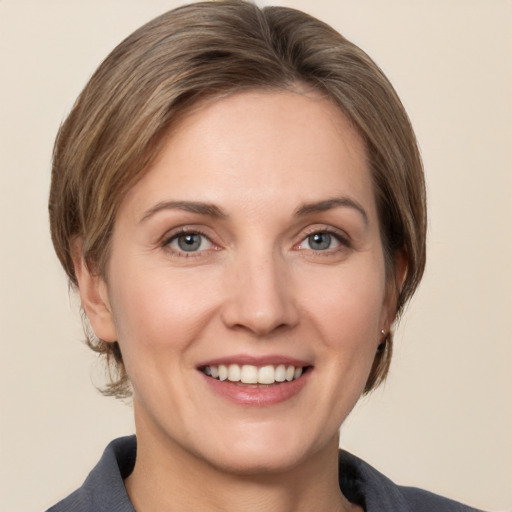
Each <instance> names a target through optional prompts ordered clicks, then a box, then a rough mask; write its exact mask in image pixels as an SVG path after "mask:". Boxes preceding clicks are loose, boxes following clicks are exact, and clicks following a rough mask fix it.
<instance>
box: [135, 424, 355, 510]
mask: <svg viewBox="0 0 512 512" xmlns="http://www.w3.org/2000/svg"><path fill="white" fill-rule="evenodd" d="M158 437H160V439H158ZM164 437H165V436H163V435H162V436H159V435H158V434H156V433H154V432H148V430H146V429H144V428H142V429H140V428H137V460H136V463H135V468H134V470H133V472H132V474H131V475H130V476H129V477H128V478H127V479H126V481H125V484H126V489H127V491H128V495H129V496H130V499H131V501H132V503H133V505H134V508H135V510H137V512H148V511H152V512H159V511H163V510H165V511H182V510H209V511H223V512H232V511H233V512H235V511H236V512H255V511H258V512H260V511H261V510H272V511H274V512H305V511H308V512H309V511H311V510H316V511H319V512H321V511H329V512H335V511H336V512H338V511H339V512H346V511H348V510H357V508H355V507H354V506H353V505H351V504H350V503H349V502H348V501H347V500H346V498H345V497H344V496H343V494H342V493H341V491H340V488H339V484H338V460H337V448H338V439H337V438H336V439H333V440H332V442H331V443H329V446H328V447H326V448H324V449H323V450H321V451H319V452H317V453H314V454H312V455H310V456H307V457H305V458H304V459H305V460H304V461H302V462H299V463H298V464H296V465H294V466H293V467H291V468H287V469H285V470H282V471H272V472H268V471H261V472H258V471H254V472H250V473H247V472H245V473H243V472H236V471H225V470H223V468H218V467H216V466H214V465H212V464H211V463H209V462H208V461H206V460H204V459H202V458H200V457H197V456H195V455H194V454H191V453H189V452H187V451H186V450H184V449H183V448H182V447H181V446H179V445H176V444H174V443H173V442H172V441H170V440H169V439H168V438H165V439H164Z"/></svg>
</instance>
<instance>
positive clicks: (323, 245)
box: [306, 233, 333, 251]
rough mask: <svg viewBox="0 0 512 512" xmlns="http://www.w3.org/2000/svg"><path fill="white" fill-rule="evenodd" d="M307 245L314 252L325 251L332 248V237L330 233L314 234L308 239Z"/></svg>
mask: <svg viewBox="0 0 512 512" xmlns="http://www.w3.org/2000/svg"><path fill="white" fill-rule="evenodd" d="M306 240H307V244H308V246H309V249H313V250H314V251H325V250H326V249H330V248H331V244H332V241H333V237H332V235H330V234H329V233H313V234H312V235H309V236H308V237H307V239H306Z"/></svg>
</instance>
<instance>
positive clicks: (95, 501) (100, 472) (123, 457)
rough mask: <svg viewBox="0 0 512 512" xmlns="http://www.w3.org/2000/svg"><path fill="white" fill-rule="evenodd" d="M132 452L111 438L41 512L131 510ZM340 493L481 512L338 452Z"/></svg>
mask: <svg viewBox="0 0 512 512" xmlns="http://www.w3.org/2000/svg"><path fill="white" fill-rule="evenodd" d="M136 454H137V441H136V439H135V436H129V437H121V438H119V439H115V440H114V441H112V442H111V443H110V444H109V445H108V446H107V448H106V449H105V451H104V453H103V456H102V457H101V459H100V461H99V462H98V464H97V465H96V467H95V468H94V469H93V470H92V471H91V473H90V474H89V476H88V477H87V479H86V480H85V482H84V483H83V485H82V487H80V488H79V489H77V490H76V491H75V492H74V493H72V494H70V495H69V496H68V497H67V498H65V499H64V500H62V501H61V502H59V503H57V505H55V506H53V507H51V508H50V509H48V511H47V512H135V509H134V508H133V505H132V503H131V501H130V498H129V497H128V494H127V492H126V488H125V486H124V479H125V478H126V477H127V476H128V475H129V474H130V473H131V472H132V470H133V467H134V465H135V458H136ZM339 475H340V479H339V483H340V489H341V491H342V492H343V494H344V495H345V497H346V498H347V499H348V500H349V501H351V502H352V503H355V504H358V505H360V506H362V507H363V509H364V510H365V512H481V511H478V510H477V509H474V508H471V507H468V506H466V505H462V504H460V503H457V502H455V501H452V500H448V499H446V498H442V497H440V496H437V495H435V494H432V493H430V492H427V491H423V490H421V489H416V488H413V487H401V486H398V485H395V484H394V483H393V482H392V481H391V480H389V479H388V478H387V477H385V476H384V475H383V474H381V473H379V472H378V471H377V470H375V469H374V468H372V467H371V466H370V465H369V464H367V463H366V462H364V461H362V460H360V459H358V458H357V457H355V456H354V455H351V454H350V453H348V452H346V451H343V450H340V452H339Z"/></svg>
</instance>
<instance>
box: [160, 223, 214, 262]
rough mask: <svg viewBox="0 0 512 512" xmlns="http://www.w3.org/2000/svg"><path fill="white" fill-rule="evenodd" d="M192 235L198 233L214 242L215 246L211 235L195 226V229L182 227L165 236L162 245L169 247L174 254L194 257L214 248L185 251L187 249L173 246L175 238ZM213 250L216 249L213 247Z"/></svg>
mask: <svg viewBox="0 0 512 512" xmlns="http://www.w3.org/2000/svg"><path fill="white" fill-rule="evenodd" d="M191 235H198V236H200V237H202V238H204V239H206V240H208V242H209V243H210V244H212V246H214V247H215V244H214V243H213V242H212V240H211V239H210V237H209V236H208V235H207V234H206V233H204V232H202V231H201V230H200V229H196V228H194V229H187V228H182V229H180V230H179V231H175V232H173V233H172V234H170V235H168V236H165V237H164V239H163V241H162V244H161V245H162V247H164V248H165V249H167V251H168V252H169V253H170V254H172V255H173V256H176V257H179V258H194V257H198V256H200V255H202V254H203V253H205V252H206V251H208V250H212V249H203V250H200V251H185V250H179V249H175V248H173V247H171V243H172V242H174V241H175V240H178V239H179V238H180V237H182V236H191ZM213 250H215V249H213Z"/></svg>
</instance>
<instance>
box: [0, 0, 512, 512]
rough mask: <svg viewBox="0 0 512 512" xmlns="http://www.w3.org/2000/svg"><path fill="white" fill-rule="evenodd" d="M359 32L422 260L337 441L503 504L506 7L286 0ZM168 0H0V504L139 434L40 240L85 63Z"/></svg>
mask: <svg viewBox="0 0 512 512" xmlns="http://www.w3.org/2000/svg"><path fill="white" fill-rule="evenodd" d="M275 3H281V4H284V5H289V6H294V7H298V8H302V9H304V10H307V11H309V12H311V13H313V14H315V15H317V16H318V17H320V18H322V19H324V20H326V21H328V22H329V23H331V24H332V25H333V26H334V27H336V28H337V29H338V30H340V31H341V32H342V33H343V34H345V35H346V36H348V37H349V38H351V39H353V40H354V41H355V42H356V43H358V44H360V45H361V46H362V47H363V48H364V49H365V50H366V51H368V53H369V54H370V55H371V56H372V57H373V58H374V59H375V60H376V61H377V62H378V63H379V64H380V65H381V66H382V68H383V69H384V71H385V72H386V73H387V74H388V76H389V77H390V78H391V80H392V82H393V83H394V84H395V85H396V88H397V90H398V92H399V94H400V95H401V97H402V98H403V101H404V103H405V105H406V107H407V109H408V110H409V113H410V115H411V118H412V121H413V124H414V125H415V127H416V130H417V134H418V138H419V140H420V143H421V147H422V152H423V156H424V160H425V167H426V170H427V178H428V188H429V198H430V212H431V219H430V235H429V241H430V248H429V263H428V270H427V273H426V276H425V279H424V283H423V285H422V287H421V288H420V291H419V293H418V295H417V296H416V299H415V300H414V302H413V304H412V305H411V307H410V308H409V311H408V314H407V315H406V317H405V318H404V321H403V323H402V326H401V328H400V330H399V333H398V336H397V351H396V357H395V360H394V364H393V367H392V374H391V378H390V379H389V381H388V382H387V384H386V386H385V387H384V388H383V389H381V390H379V391H378V392H376V393H374V395H373V396H372V397H371V398H370V399H367V400H365V401H364V402H363V403H361V404H360V406H358V408H357V409H356V411H355V412H354V413H353V415H352V416H351V417H350V418H349V420H348V421H347V422H346V424H345V426H344V427H343V429H342V445H343V446H344V447H346V448H348V449H349V450H351V451H353V452H355V453H356V454H358V455H360V456H361V457H363V458H365V459H366V460H368V461H369V462H371V463H372V464H374V465H375V466H376V467H377V468H378V469H380V470H382V471H384V472H385V473H386V474H388V475H389V476H390V477H392V478H393V479H395V480H396V481H397V482H400V483H405V484H410V485H415V486H420V487H425V488H428V489H430V490H433V491H435V492H438V493H442V494H445V495H448V496H451V497H453V498H456V499H459V500H463V501H466V502H470V503H472V504H473V505H475V506H479V507H483V508H486V509H488V510H494V511H498V510H509V511H510V510H512V371H511V366H512V325H511V318H512V263H511V262H512V232H511V221H512V155H511V147H512V101H511V95H512V36H511V34H512V2H510V1H507V0H501V1H500V0H485V1H484V0H429V1H427V0H424V1H420V0H416V1H413V0H410V1H406V0H402V1H398V0H394V1H392V0H386V1H382V0H365V1H361V0H346V1H338V0H331V1H318V0H317V1H314V0H290V1H281V2H275ZM177 4H178V2H173V1H171V0H166V1H162V0H151V1H143V0H94V1H93V0H87V1H85V0H62V1H58V0H32V1H26V0H0V63H1V71H0V73H1V75H0V76H1V80H0V114H1V123H0V171H1V174H0V180H1V181H0V230H1V232H0V240H1V241H0V259H1V265H0V333H1V343H2V345H1V357H0V378H1V382H0V414H1V417H0V436H1V437H0V461H1V462H0V511H1V512H7V511H9V512H22V511H23V512H25V511H30V510H34V511H36V510H44V509H45V508H46V507H47V506H49V505H51V504H52V503H54V502H55V501H57V500H58V499H59V498H61V497H63V496H64V495H65V494H67V493H68V492H70V491H72V490H73V489H74V488H75V487H77V486H78V485H79V484H80V483H81V481H82V480H83V478H84V477H85V476H86V474H87V472H88V471H89V470H90V469H91V468H92V466H93V464H94V463H95V462H96V461H97V459H98V458H99V456H100V454H101V451H102V450H103V448H104V446H105V445H106V443H107V442H108V441H109V440H110V439H112V438H114V437H116V436H119V435H122V434H125V433H130V432H132V431H133V425H132V419H131V409H130V408H129V406H126V405H123V404H121V403H119V402H116V401H115V400H113V399H107V398H103V397H102V396H100V395H99V393H98V392H97V391H96V390H95V388H94V386H93V384H92V383H91V380H92V381H95V382H97V383H101V367H98V365H95V364H94V361H95V358H94V355H93V354H92V353H90V351H89V350H88V349H86V348H85V347H84V346H83V345H82V344H81V343H80V339H81V327H80V322H79V319H78V315H77V314H76V310H77V304H76V299H74V298H73V296H72V295H71V297H70V296H68V292H67V285H66V281H65V279H64V277H63V273H62V271H61V269H60V268H59V266H58V263H57V261H56V258H55V256H54V254H53V250H52V247H51V245H50V241H49V236H48V225H47V214H46V200H47V191H48V186H49V168H50V164H49V162H50V155H51V148H52V141H53V138H54V135H55V133H56V130H57V128H58V126H59V123H60V122H61V121H62V119H63V117H64V115H65V114H66V112H67V111H68V110H69V108H70V107H71V104H72V102H73V100H74V99H75V97H76V95H77V94H78V92H79V91H80V89H81V87H82V86H83V85H84V83H85V81H86V79H87V78H88V77H89V76H90V74H91V73H92V71H93V70H94V68H95V67H96V65H97V64H98V63H99V61H100V60H101V59H102V58H103V57H104V56H105V55H106V54H107V52H108V51H109V50H110V49H111V48H112V47H113V46H114V45H115V44H116V43H118V42H119V41H120V40H121V39H122V38H123V37H124V36H126V35H127V34H128V33H129V32H131V31H132V30H133V29H135V28H136V27H138V26H139V25H140V24H142V23H143V22H145V21H147V20H149V19H150V18H152V17H153V16H155V15H157V14H159V13H161V12H163V11H164V10H167V9H168V8H171V7H173V6H175V5H177Z"/></svg>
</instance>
